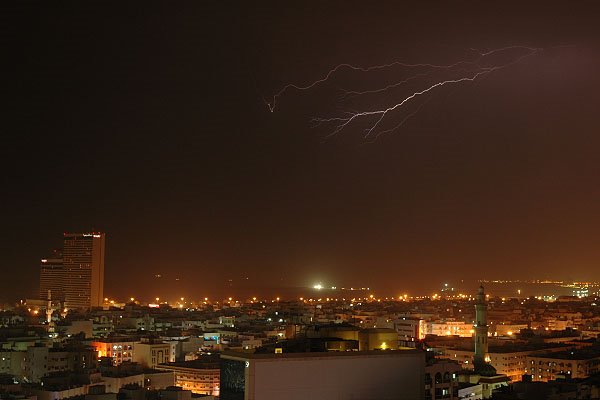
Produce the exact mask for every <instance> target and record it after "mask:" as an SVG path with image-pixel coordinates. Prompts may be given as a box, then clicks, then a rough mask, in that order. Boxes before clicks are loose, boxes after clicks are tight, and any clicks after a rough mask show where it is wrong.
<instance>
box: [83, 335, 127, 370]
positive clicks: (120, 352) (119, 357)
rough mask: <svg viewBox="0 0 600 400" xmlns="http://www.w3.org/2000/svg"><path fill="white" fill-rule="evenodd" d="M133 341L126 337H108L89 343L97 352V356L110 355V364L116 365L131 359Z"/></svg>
mask: <svg viewBox="0 0 600 400" xmlns="http://www.w3.org/2000/svg"><path fill="white" fill-rule="evenodd" d="M134 343H135V342H134V341H133V340H131V339H129V340H128V339H126V338H110V339H102V340H95V341H93V342H92V343H91V345H92V346H93V347H94V349H95V350H96V351H97V352H98V358H100V357H110V358H112V364H113V365H115V366H117V365H120V364H122V363H124V362H131V361H133V346H134Z"/></svg>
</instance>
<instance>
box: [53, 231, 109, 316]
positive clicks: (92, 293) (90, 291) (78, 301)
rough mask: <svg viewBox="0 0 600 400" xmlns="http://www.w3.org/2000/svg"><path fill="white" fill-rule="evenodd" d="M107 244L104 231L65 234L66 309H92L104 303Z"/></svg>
mask: <svg viewBox="0 0 600 400" xmlns="http://www.w3.org/2000/svg"><path fill="white" fill-rule="evenodd" d="M104 243H105V234H104V233H100V232H91V233H65V237H64V247H63V264H64V268H65V307H66V308H69V309H73V308H89V307H98V306H101V305H102V302H103V299H104Z"/></svg>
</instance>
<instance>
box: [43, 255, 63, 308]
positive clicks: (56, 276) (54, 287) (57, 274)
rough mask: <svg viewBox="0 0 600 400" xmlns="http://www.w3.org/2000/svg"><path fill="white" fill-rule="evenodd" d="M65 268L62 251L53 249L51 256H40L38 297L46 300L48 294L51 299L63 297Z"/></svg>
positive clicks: (61, 299) (60, 299) (61, 298)
mask: <svg viewBox="0 0 600 400" xmlns="http://www.w3.org/2000/svg"><path fill="white" fill-rule="evenodd" d="M64 290H65V268H64V265H63V258H62V252H61V251H60V250H54V251H53V252H52V256H50V257H47V258H42V260H41V262H40V299H43V300H46V299H48V296H49V295H50V296H51V297H52V300H58V301H61V302H62V301H63V300H64V299H65V292H64Z"/></svg>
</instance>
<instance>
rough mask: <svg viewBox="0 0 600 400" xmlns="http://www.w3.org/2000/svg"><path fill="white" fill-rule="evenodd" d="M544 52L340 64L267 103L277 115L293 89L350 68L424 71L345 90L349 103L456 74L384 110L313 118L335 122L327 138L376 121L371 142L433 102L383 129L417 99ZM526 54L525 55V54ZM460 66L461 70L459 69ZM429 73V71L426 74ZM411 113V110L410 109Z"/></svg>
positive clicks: (369, 133)
mask: <svg viewBox="0 0 600 400" xmlns="http://www.w3.org/2000/svg"><path fill="white" fill-rule="evenodd" d="M542 50H543V49H541V48H533V47H527V46H508V47H503V48H499V49H493V50H486V51H481V50H477V49H470V51H472V52H473V53H475V55H476V57H475V58H474V59H473V60H461V61H458V62H455V63H452V64H432V63H415V64H411V63H404V62H400V61H395V62H392V63H389V64H382V65H373V66H368V67H360V66H355V65H352V64H339V65H337V66H335V67H334V68H332V69H330V70H329V71H328V72H327V74H325V76H324V77H322V78H320V79H318V80H315V81H313V82H310V83H307V84H304V85H300V84H293V83H290V84H287V85H285V86H284V87H283V88H282V89H281V90H279V91H278V92H277V93H275V94H274V95H273V97H272V100H271V102H266V103H267V106H268V108H269V110H270V111H271V112H274V111H275V109H276V107H277V106H278V101H279V99H280V98H281V97H282V96H283V95H284V94H285V93H286V92H287V91H289V90H292V89H295V90H297V91H308V90H310V89H313V88H315V87H316V86H318V85H320V84H322V83H325V82H327V81H329V80H332V79H334V75H335V74H336V73H337V72H339V71H340V70H342V69H348V70H351V71H357V72H374V71H381V70H384V69H388V68H391V67H401V68H407V69H420V70H421V71H419V72H418V73H415V74H413V75H410V76H408V77H404V78H403V79H401V80H399V81H397V82H394V83H390V84H387V85H384V86H381V87H376V88H373V89H368V90H362V91H359V90H343V92H342V96H341V99H342V100H347V99H348V98H351V97H356V96H362V95H378V94H381V93H384V92H389V91H393V90H395V89H398V88H400V87H402V86H403V85H405V84H407V83H409V82H412V81H416V80H418V79H425V78H431V77H434V76H435V74H436V72H439V71H440V70H445V71H446V72H447V73H451V74H453V75H455V76H454V77H451V78H446V79H439V80H434V81H433V82H431V81H430V82H429V83H428V84H424V85H423V86H422V88H420V89H418V90H415V91H413V92H412V93H410V94H408V95H404V96H402V97H401V98H400V99H398V100H397V101H395V102H392V103H391V104H390V105H388V106H385V107H383V108H380V109H371V110H358V111H346V112H343V113H342V115H338V116H333V117H327V118H313V120H312V121H313V123H315V125H321V124H326V123H333V124H334V128H333V131H332V132H331V133H329V134H328V135H327V136H326V137H325V139H327V138H330V137H332V136H334V135H336V134H338V133H339V132H341V131H342V130H344V129H345V128H347V127H348V126H349V125H350V124H352V123H354V122H357V121H358V120H362V119H367V120H371V121H372V122H371V123H370V124H369V125H368V127H367V128H366V129H365V134H364V138H365V139H368V140H371V141H372V140H376V139H377V138H378V137H379V136H381V135H383V134H386V133H390V132H393V131H394V130H396V129H398V128H400V127H401V126H402V125H404V123H405V122H406V121H407V120H408V119H409V118H411V117H413V116H414V115H415V114H416V113H418V112H419V111H420V110H421V108H422V107H423V106H424V104H425V103H427V102H428V101H429V100H426V101H425V102H423V103H421V104H420V105H419V106H418V107H417V108H416V109H415V110H414V111H412V112H410V113H408V114H407V115H405V116H404V118H403V119H402V120H401V121H400V123H398V124H396V125H395V126H393V127H392V128H389V129H382V126H381V125H382V123H383V121H384V120H385V119H386V117H387V116H388V115H389V114H390V113H392V112H395V111H399V110H401V109H403V108H405V106H406V105H407V104H408V103H410V102H412V101H413V100H415V99H416V98H418V97H420V96H423V95H426V94H429V93H432V92H434V91H435V90H436V89H439V88H441V87H443V86H450V85H458V84H462V83H469V82H474V81H476V80H479V79H482V78H483V77H485V76H488V75H490V74H492V73H494V72H496V71H499V70H502V69H505V68H507V67H509V66H512V65H514V64H517V63H519V62H521V61H522V60H524V59H525V58H528V57H532V56H534V55H536V54H538V53H540V52H541V51H542ZM514 51H519V53H520V54H519V55H514ZM523 52H524V53H525V54H523ZM505 53H510V54H508V56H509V57H508V61H505V62H504V63H501V64H498V63H494V62H493V60H491V58H493V57H491V56H494V55H499V56H500V55H502V56H504V57H506V54H505ZM459 67H460V68H459ZM423 70H425V71H423ZM407 111H408V110H407Z"/></svg>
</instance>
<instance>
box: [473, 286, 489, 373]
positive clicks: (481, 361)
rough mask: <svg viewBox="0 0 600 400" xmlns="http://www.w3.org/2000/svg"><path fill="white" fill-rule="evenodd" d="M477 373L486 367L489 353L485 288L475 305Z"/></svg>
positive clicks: (480, 289) (475, 361)
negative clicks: (486, 358)
mask: <svg viewBox="0 0 600 400" xmlns="http://www.w3.org/2000/svg"><path fill="white" fill-rule="evenodd" d="M475 321H476V322H475V357H474V364H475V371H478V370H480V369H481V368H482V367H483V366H485V365H486V361H485V357H486V356H487V353H488V325H487V302H486V300H485V293H484V291H483V286H480V287H479V292H478V293H477V303H475Z"/></svg>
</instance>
